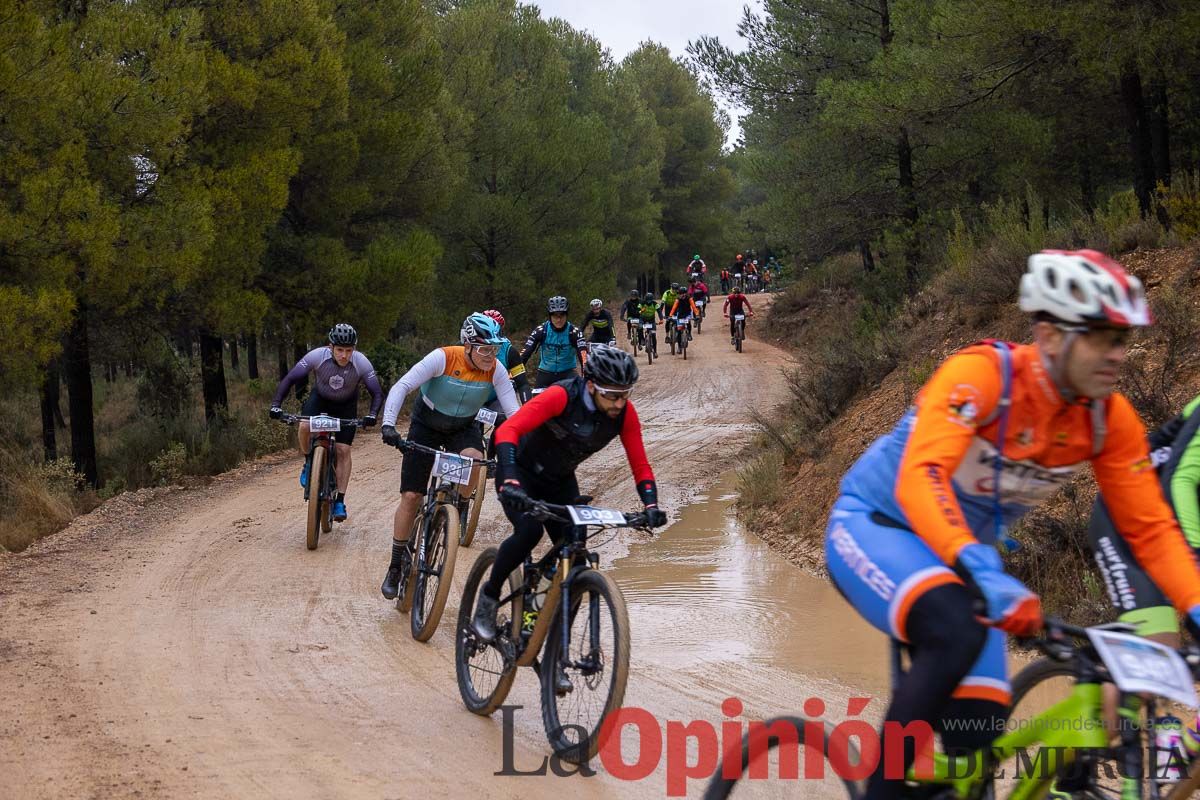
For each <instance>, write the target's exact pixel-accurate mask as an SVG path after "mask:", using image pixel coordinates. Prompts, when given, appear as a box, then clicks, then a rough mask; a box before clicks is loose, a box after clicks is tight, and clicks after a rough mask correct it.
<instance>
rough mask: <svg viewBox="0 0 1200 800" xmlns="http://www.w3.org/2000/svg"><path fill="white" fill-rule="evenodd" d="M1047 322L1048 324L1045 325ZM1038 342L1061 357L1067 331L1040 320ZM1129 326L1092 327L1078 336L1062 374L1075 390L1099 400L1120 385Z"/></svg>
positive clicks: (1052, 354)
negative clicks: (1118, 383) (1119, 380)
mask: <svg viewBox="0 0 1200 800" xmlns="http://www.w3.org/2000/svg"><path fill="white" fill-rule="evenodd" d="M1043 326H1045V327H1043ZM1038 331H1039V335H1038V343H1039V345H1040V346H1041V347H1042V349H1043V350H1045V351H1046V353H1047V354H1049V355H1050V356H1053V357H1059V356H1060V355H1061V354H1062V352H1063V345H1064V344H1065V341H1066V336H1067V334H1066V332H1065V331H1063V330H1061V329H1059V328H1057V327H1055V326H1054V325H1052V324H1050V323H1048V322H1039V323H1038ZM1131 333H1132V329H1130V328H1093V329H1091V330H1089V331H1087V332H1086V333H1081V334H1079V335H1077V336H1076V337H1075V341H1074V344H1072V346H1071V349H1070V351H1069V352H1068V353H1067V354H1066V356H1067V360H1066V364H1065V368H1064V371H1063V374H1064V376H1065V378H1066V381H1067V386H1068V387H1069V388H1071V389H1072V390H1073V391H1075V392H1076V393H1078V394H1080V395H1082V396H1084V397H1087V398H1090V399H1092V400H1099V399H1101V398H1104V397H1108V396H1109V395H1110V394H1112V393H1113V391H1114V390H1115V389H1116V388H1117V380H1118V378H1119V377H1120V373H1121V365H1122V364H1124V363H1125V356H1126V354H1127V352H1128V344H1129V336H1130V334H1131Z"/></svg>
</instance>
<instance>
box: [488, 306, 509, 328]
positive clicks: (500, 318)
mask: <svg viewBox="0 0 1200 800" xmlns="http://www.w3.org/2000/svg"><path fill="white" fill-rule="evenodd" d="M483 313H484V315H485V316H488V317H491V318H492V319H494V320H496V324H497V325H499V326H500V327H501V328H503V327H504V315H503V314H501V313H500V312H499V311H497V310H496V309H494V308H489V309H488V310H487V311H484V312H483Z"/></svg>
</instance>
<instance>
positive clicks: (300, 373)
mask: <svg viewBox="0 0 1200 800" xmlns="http://www.w3.org/2000/svg"><path fill="white" fill-rule="evenodd" d="M328 349H329V348H327V347H318V348H316V349H315V350H309V351H308V352H307V353H305V354H304V358H302V359H300V360H299V361H297V362H296V365H295V366H294V367H292V368H291V369H290V370H289V371H288V374H287V375H284V376H283V380H281V381H280V382H279V385H278V386H276V387H275V396H274V397H273V398H271V405H272V407H274V408H282V407H283V398H285V397H287V393H288V389H291V388H292V387H293V386H295V385H296V384H297V383H299V382H300V381H302V380H303V379H304V376H305V375H307V374H308V373H309V372H310V371H312V370H314V369H316V368H317V365H318V364H320V363H321V356H322V352H323V351H325V350H328Z"/></svg>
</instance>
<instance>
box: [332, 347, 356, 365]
mask: <svg viewBox="0 0 1200 800" xmlns="http://www.w3.org/2000/svg"><path fill="white" fill-rule="evenodd" d="M353 355H354V346H353V345H351V346H346V345H341V344H335V345H334V346H333V360H334V361H336V362H337V365H338V366H339V367H344V366H346V365H347V364H349V363H350V357H351V356H353Z"/></svg>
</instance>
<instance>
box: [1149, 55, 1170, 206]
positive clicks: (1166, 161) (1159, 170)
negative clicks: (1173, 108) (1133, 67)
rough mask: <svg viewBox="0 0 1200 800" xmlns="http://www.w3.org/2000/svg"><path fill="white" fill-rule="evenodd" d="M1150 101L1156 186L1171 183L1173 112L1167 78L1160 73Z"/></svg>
mask: <svg viewBox="0 0 1200 800" xmlns="http://www.w3.org/2000/svg"><path fill="white" fill-rule="evenodd" d="M1150 103H1151V105H1152V107H1153V111H1154V113H1153V116H1152V117H1151V119H1152V120H1153V124H1152V125H1151V128H1150V141H1151V146H1152V148H1153V151H1154V182H1155V186H1157V185H1158V184H1160V183H1161V184H1162V185H1163V186H1168V187H1169V186H1170V185H1171V114H1170V108H1169V106H1168V104H1167V79H1166V77H1164V76H1163V75H1159V76H1158V77H1157V78H1156V79H1155V80H1154V83H1152V84H1151V85H1150Z"/></svg>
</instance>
